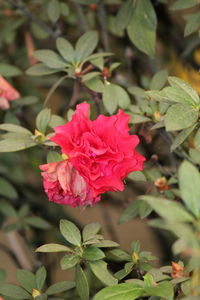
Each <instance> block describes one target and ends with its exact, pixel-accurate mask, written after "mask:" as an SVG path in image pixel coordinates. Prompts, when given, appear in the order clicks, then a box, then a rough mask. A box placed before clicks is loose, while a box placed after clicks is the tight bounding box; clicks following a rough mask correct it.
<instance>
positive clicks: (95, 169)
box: [42, 103, 145, 206]
mask: <svg viewBox="0 0 200 300" xmlns="http://www.w3.org/2000/svg"><path fill="white" fill-rule="evenodd" d="M89 108H90V106H89V104H87V103H82V104H79V105H77V109H76V111H75V113H74V115H73V117H72V120H71V121H70V122H68V123H67V124H65V125H62V126H58V127H56V128H55V132H56V134H55V135H54V136H53V137H52V138H51V140H52V141H53V142H55V143H56V144H57V145H59V146H60V147H61V149H62V152H63V153H64V154H66V155H67V156H68V157H69V162H70V166H71V167H69V164H68V163H67V165H66V167H67V168H68V171H67V170H65V171H64V168H65V167H64V165H63V172H65V177H66V176H67V172H69V169H70V168H71V169H73V170H74V172H77V174H78V175H77V176H78V178H79V182H82V183H81V186H84V189H83V190H84V193H85V195H84V197H83V198H84V200H83V198H82V196H81V197H79V198H80V199H79V200H74V202H73V200H72V198H70V201H69V200H68V197H67V198H64V199H62V197H65V195H66V192H65V193H64V194H63V192H59V199H57V198H56V197H54V200H53V201H55V202H57V203H61V202H62V203H66V204H69V205H71V203H73V205H74V206H75V205H86V204H90V203H91V204H94V203H95V202H97V201H99V200H100V199H99V197H98V196H99V195H100V194H102V193H104V192H105V191H117V190H120V191H122V190H123V189H124V184H123V182H122V180H123V179H124V178H125V177H126V176H127V174H128V173H130V172H132V171H139V170H142V169H143V162H144V160H145V158H144V157H143V156H142V155H140V154H139V153H137V152H136V150H135V147H136V146H137V144H138V143H139V139H138V137H137V136H136V135H130V134H129V127H128V121H129V116H128V115H127V114H125V113H124V112H123V111H122V110H119V111H118V113H117V114H116V115H113V116H110V117H106V116H104V115H100V116H99V117H98V118H97V119H96V120H94V121H91V120H90V119H89V118H88V114H89ZM72 166H73V167H72ZM42 167H43V166H42ZM71 169H70V172H71ZM43 171H45V170H44V169H43ZM56 172H57V170H55V176H58V175H57V174H56ZM69 174H70V173H69ZM44 175H45V173H43V176H44ZM59 176H60V175H59ZM59 178H61V177H59ZM59 180H61V179H59ZM62 180H63V181H64V180H66V178H63V179H62ZM71 183H73V180H72V181H71ZM56 187H57V188H58V185H56ZM45 190H46V192H47V185H46V187H45ZM71 190H73V187H71ZM67 191H68V190H67ZM86 191H87V192H86ZM53 193H54V191H53V186H52V187H51V194H53ZM47 194H48V196H49V195H50V191H48V193H47ZM57 194H58V193H57V192H56V195H57ZM71 195H72V196H73V195H74V192H73V191H72V193H71ZM92 197H93V198H94V200H92ZM96 197H97V198H96ZM51 199H52V197H51V198H50V200H51ZM51 201H52V200H51ZM68 201H69V203H67V202H68ZM79 202H80V203H79ZM81 203H82V204H81ZM83 203H84V204H83Z"/></svg>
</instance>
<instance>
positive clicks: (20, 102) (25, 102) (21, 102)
mask: <svg viewBox="0 0 200 300" xmlns="http://www.w3.org/2000/svg"><path fill="white" fill-rule="evenodd" d="M38 100H39V99H38V98H37V97H35V96H26V97H21V98H19V99H17V103H16V105H17V106H29V105H33V104H35V103H37V102H38Z"/></svg>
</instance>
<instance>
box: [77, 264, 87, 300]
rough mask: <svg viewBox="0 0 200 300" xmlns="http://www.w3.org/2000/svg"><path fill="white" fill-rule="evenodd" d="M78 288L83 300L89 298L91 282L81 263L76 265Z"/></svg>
mask: <svg viewBox="0 0 200 300" xmlns="http://www.w3.org/2000/svg"><path fill="white" fill-rule="evenodd" d="M75 278H76V290H77V293H78V295H79V296H80V298H81V299H82V300H89V292H90V291H89V284H88V281H87V277H86V276H85V273H84V272H83V269H82V268H81V266H80V265H77V266H76V275H75Z"/></svg>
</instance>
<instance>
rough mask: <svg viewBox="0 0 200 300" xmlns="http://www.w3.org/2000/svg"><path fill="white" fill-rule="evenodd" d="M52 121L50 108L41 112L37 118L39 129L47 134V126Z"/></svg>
mask: <svg viewBox="0 0 200 300" xmlns="http://www.w3.org/2000/svg"><path fill="white" fill-rule="evenodd" d="M50 119H51V109H50V108H44V109H43V110H41V111H40V112H39V114H38V115H37V118H36V126H37V129H38V130H39V131H40V132H42V133H43V134H45V132H46V129H47V126H48V124H49V122H50Z"/></svg>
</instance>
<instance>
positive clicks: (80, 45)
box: [75, 30, 98, 62]
mask: <svg viewBox="0 0 200 300" xmlns="http://www.w3.org/2000/svg"><path fill="white" fill-rule="evenodd" d="M97 43H98V33H97V31H94V30H91V31H87V32H86V33H84V34H83V35H82V36H81V37H80V38H79V39H78V41H77V43H76V46H75V57H76V60H77V61H78V62H82V61H83V60H84V59H85V58H86V57H88V56H89V55H90V54H91V53H92V52H93V51H94V49H95V48H96V46H97Z"/></svg>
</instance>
